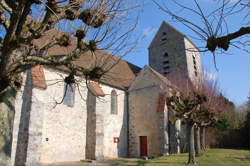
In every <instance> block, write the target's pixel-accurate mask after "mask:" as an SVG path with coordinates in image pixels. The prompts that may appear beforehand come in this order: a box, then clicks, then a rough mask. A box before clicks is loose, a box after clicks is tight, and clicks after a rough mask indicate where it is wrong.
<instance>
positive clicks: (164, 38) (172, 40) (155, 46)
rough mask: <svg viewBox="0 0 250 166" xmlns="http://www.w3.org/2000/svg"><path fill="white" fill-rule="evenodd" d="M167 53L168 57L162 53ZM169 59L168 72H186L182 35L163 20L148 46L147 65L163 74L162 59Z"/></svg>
mask: <svg viewBox="0 0 250 166" xmlns="http://www.w3.org/2000/svg"><path fill="white" fill-rule="evenodd" d="M165 53H167V54H168V58H167V57H166V56H164V54H165ZM167 59H168V60H169V65H170V72H173V71H175V72H183V71H184V72H186V71H187V63H186V57H185V44H184V37H183V35H181V34H180V33H179V32H178V31H176V29H174V28H173V27H172V26H170V25H169V24H167V23H165V22H163V23H162V25H161V27H160V28H159V30H158V32H157V34H156V36H155V37H154V40H153V41H152V43H151V45H150V47H149V65H150V67H152V68H153V69H155V70H156V71H158V72H159V73H161V74H163V75H167V74H164V69H163V67H164V63H163V62H164V61H165V60H167Z"/></svg>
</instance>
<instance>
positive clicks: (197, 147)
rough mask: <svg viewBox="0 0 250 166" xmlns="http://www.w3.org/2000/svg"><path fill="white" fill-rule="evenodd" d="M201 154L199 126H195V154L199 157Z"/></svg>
mask: <svg viewBox="0 0 250 166" xmlns="http://www.w3.org/2000/svg"><path fill="white" fill-rule="evenodd" d="M201 155H202V152H201V141H200V127H199V126H197V127H196V128H195V156H196V157H199V156H201Z"/></svg>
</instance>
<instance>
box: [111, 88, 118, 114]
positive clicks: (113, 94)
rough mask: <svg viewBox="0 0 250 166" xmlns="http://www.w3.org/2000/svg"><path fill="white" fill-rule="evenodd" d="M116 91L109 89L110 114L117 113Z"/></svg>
mask: <svg viewBox="0 0 250 166" xmlns="http://www.w3.org/2000/svg"><path fill="white" fill-rule="evenodd" d="M117 102H118V101H117V92H116V91H115V90H112V91H111V114H118V105H117Z"/></svg>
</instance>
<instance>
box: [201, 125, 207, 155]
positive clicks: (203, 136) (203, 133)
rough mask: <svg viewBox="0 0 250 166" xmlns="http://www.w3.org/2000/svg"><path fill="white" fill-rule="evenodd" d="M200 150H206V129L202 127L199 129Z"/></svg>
mask: <svg viewBox="0 0 250 166" xmlns="http://www.w3.org/2000/svg"><path fill="white" fill-rule="evenodd" d="M200 139H201V150H203V151H204V150H205V149H206V127H204V126H202V127H201V137H200Z"/></svg>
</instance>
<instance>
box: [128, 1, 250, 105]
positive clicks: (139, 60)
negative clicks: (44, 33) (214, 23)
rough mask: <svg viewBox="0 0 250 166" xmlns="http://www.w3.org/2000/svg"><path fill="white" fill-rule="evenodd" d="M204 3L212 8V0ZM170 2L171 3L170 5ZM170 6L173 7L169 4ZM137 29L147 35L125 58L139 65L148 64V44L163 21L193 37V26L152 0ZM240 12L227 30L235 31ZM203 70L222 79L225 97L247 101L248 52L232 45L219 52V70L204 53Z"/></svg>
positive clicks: (222, 89)
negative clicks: (225, 50) (174, 16)
mask: <svg viewBox="0 0 250 166" xmlns="http://www.w3.org/2000/svg"><path fill="white" fill-rule="evenodd" d="M201 1H202V3H201V6H202V7H203V10H204V11H206V10H207V9H208V8H210V7H211V8H212V7H213V6H212V5H213V4H212V3H211V0H201ZM169 5H170V4H169ZM170 7H171V6H170ZM142 10H143V12H142V14H141V17H140V20H139V25H138V29H137V31H138V32H139V33H141V34H142V35H144V38H143V40H141V41H140V43H139V44H138V45H137V48H136V49H135V50H134V51H133V52H132V53H130V54H129V55H128V56H126V57H125V59H126V60H128V61H130V62H132V63H133V64H136V65H138V66H140V67H143V66H144V65H148V49H147V48H148V46H149V44H150V42H151V41H152V39H153V37H154V35H155V34H156V32H157V30H158V28H159V27H160V25H161V23H162V21H167V22H168V23H169V24H171V25H172V26H174V27H175V28H176V29H178V30H179V31H181V32H182V33H184V34H185V35H187V36H193V33H192V32H191V31H190V29H188V28H186V27H185V26H183V25H182V24H180V23H178V22H175V21H173V20H172V19H171V17H170V16H168V15H167V14H166V13H164V12H162V11H161V10H159V8H158V7H157V6H156V5H155V4H153V2H152V1H151V0H145V4H144V7H143V9H142ZM187 17H188V19H189V20H192V21H194V22H195V23H197V24H199V21H200V20H199V19H198V18H197V17H196V16H193V15H191V14H190V15H188V16H187ZM239 18H242V16H241V15H237V14H236V15H232V16H231V17H229V18H226V19H228V20H226V21H227V24H228V27H229V28H228V30H229V32H233V31H235V30H237V29H238V28H239V27H240V25H241V24H242V22H239ZM190 39H191V40H192V41H193V42H194V43H195V44H196V45H198V46H204V45H205V43H204V42H201V41H199V40H194V38H192V37H190ZM201 59H202V65H203V69H204V70H205V71H206V72H208V73H209V75H210V76H211V77H212V78H215V79H217V80H218V82H219V86H220V89H221V91H222V93H223V94H224V96H226V97H227V98H228V99H229V100H231V101H233V102H234V103H235V104H236V105H237V106H240V105H241V104H243V103H245V102H246V101H247V96H249V93H250V55H249V53H247V52H245V51H242V50H241V49H236V48H234V47H230V49H229V50H228V51H227V53H226V54H216V65H217V68H218V70H216V68H215V66H214V62H213V56H212V54H211V53H209V52H208V53H201Z"/></svg>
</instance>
